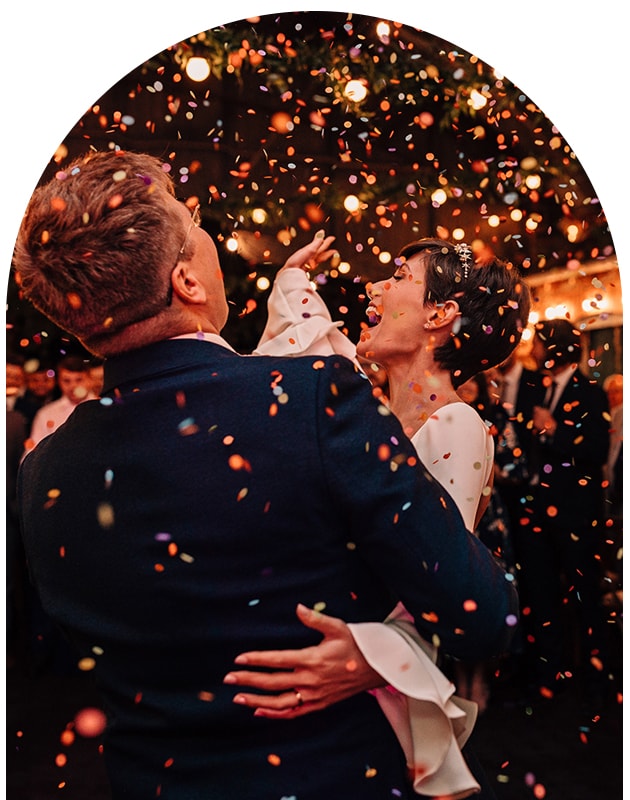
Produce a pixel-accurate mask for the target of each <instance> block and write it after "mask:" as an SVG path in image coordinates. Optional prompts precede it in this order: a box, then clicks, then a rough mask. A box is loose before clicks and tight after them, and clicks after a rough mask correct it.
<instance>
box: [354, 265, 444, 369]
mask: <svg viewBox="0 0 630 800" xmlns="http://www.w3.org/2000/svg"><path fill="white" fill-rule="evenodd" d="M424 258H425V256H424V254H423V253H416V255H414V256H412V257H411V258H410V259H409V260H408V261H405V262H404V263H403V264H401V266H400V267H398V269H397V270H396V272H394V274H393V275H392V277H391V278H388V279H387V280H385V281H378V283H373V284H371V285H369V286H368V287H367V292H368V295H369V297H370V305H369V306H368V308H367V311H366V313H367V316H368V318H369V320H370V323H371V324H372V327H370V328H369V329H367V330H365V331H363V332H362V333H361V338H360V341H359V343H358V345H357V354H358V355H359V356H362V357H364V358H367V359H371V360H374V361H377V362H378V363H379V364H382V365H383V366H387V364H391V363H392V361H393V360H399V359H405V358H408V357H410V356H411V355H412V354H414V353H417V352H418V349H419V348H420V347H423V346H426V343H427V331H426V330H425V328H424V324H425V322H426V321H427V319H428V316H429V313H430V311H431V309H430V308H429V307H426V306H425V305H424V293H425V264H424Z"/></svg>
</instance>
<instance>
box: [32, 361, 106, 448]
mask: <svg viewBox="0 0 630 800" xmlns="http://www.w3.org/2000/svg"><path fill="white" fill-rule="evenodd" d="M57 385H58V387H59V391H60V392H61V397H59V399H58V400H53V401H52V402H51V403H48V404H47V405H45V406H44V407H43V408H41V409H40V410H39V411H38V412H37V413H36V414H35V417H34V419H33V424H32V426H31V432H30V434H31V435H30V442H29V448H32V447H35V445H37V444H39V442H41V440H42V439H43V438H44V437H45V436H48V435H49V434H51V433H52V432H53V431H55V430H57V428H58V427H59V426H60V425H61V424H62V423H63V422H65V421H66V420H67V419H68V417H69V416H70V414H71V413H72V412H73V411H74V409H75V408H76V406H77V405H78V404H79V403H82V402H83V401H84V400H94V399H96V395H95V394H94V392H93V390H92V379H91V378H90V374H89V363H88V362H87V361H85V360H84V359H83V358H81V357H80V356H66V357H65V358H62V359H61V361H60V362H59V363H58V364H57Z"/></svg>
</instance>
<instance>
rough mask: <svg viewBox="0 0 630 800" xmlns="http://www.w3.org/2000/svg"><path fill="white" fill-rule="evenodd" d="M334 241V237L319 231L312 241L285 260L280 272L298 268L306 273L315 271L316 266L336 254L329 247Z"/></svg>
mask: <svg viewBox="0 0 630 800" xmlns="http://www.w3.org/2000/svg"><path fill="white" fill-rule="evenodd" d="M334 240H335V237H334V236H325V235H324V232H323V231H319V232H318V233H316V234H315V236H314V237H313V239H312V241H310V242H309V243H308V244H307V245H304V247H301V248H300V249H299V250H296V251H295V253H293V254H292V255H290V256H289V257H288V258H287V260H286V261H285V262H284V265H283V266H282V267H281V270H285V269H296V268H298V269H303V270H304V271H305V272H308V271H309V270H312V269H315V267H317V265H318V264H321V263H322V262H324V261H328V259H329V258H331V256H333V255H335V253H336V252H337V251H336V250H334V249H331V247H330V245H331V244H332V243H333V242H334Z"/></svg>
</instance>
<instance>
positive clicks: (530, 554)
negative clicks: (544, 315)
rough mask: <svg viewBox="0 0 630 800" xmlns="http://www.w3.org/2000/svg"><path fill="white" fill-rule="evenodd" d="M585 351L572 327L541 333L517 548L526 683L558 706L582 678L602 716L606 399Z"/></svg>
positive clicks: (524, 399)
mask: <svg viewBox="0 0 630 800" xmlns="http://www.w3.org/2000/svg"><path fill="white" fill-rule="evenodd" d="M581 350H582V340H581V332H580V330H579V329H578V328H576V327H575V326H574V325H573V324H572V323H571V322H570V321H569V320H567V319H554V320H550V321H545V322H539V323H537V324H536V326H535V335H534V339H533V347H532V356H533V358H534V359H535V361H536V364H537V366H538V369H539V375H540V381H539V382H536V381H530V383H529V385H528V386H527V387H525V389H524V390H523V391H522V394H521V395H520V397H519V400H518V404H517V409H516V417H517V419H518V420H519V424H518V428H517V430H518V434H519V438H520V441H521V443H522V444H523V446H524V449H525V451H526V453H527V462H528V469H529V485H528V487H527V488H525V489H524V490H523V493H522V498H521V506H520V511H519V520H518V524H516V525H515V526H514V528H513V541H514V548H515V554H516V559H517V562H518V566H519V571H518V573H517V575H518V586H519V595H520V598H521V611H522V615H523V616H522V619H523V626H522V627H523V633H524V641H523V645H524V663H525V666H526V669H525V674H526V676H527V679H528V680H529V682H530V683H531V684H532V689H533V690H534V692H535V697H538V699H540V698H541V697H542V698H547V699H552V698H553V697H554V696H555V695H556V694H557V693H558V692H559V691H562V689H563V688H564V686H563V684H564V681H567V680H571V679H576V680H577V681H578V682H579V684H580V686H581V689H582V691H583V697H584V702H585V704H586V705H587V706H588V707H589V709H591V710H592V711H594V712H598V711H601V709H602V704H603V702H604V699H605V690H606V681H607V679H608V669H609V664H608V659H607V651H608V647H607V633H606V618H605V613H604V611H603V609H602V603H601V587H600V583H601V577H602V575H601V566H600V563H601V557H602V554H603V552H604V549H605V539H606V533H605V527H604V520H605V516H604V494H603V466H604V464H605V462H606V458H607V454H608V430H609V416H608V403H607V398H606V394H605V392H604V391H603V389H602V388H601V387H600V386H599V385H598V384H597V383H596V382H595V381H593V380H590V379H589V378H588V377H587V376H586V375H585V374H584V373H583V372H582V371H581V370H580V367H579V364H580V359H581ZM567 614H568V615H569V616H567ZM574 632H575V635H573V634H574Z"/></svg>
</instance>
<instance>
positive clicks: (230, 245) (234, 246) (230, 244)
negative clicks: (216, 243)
mask: <svg viewBox="0 0 630 800" xmlns="http://www.w3.org/2000/svg"><path fill="white" fill-rule="evenodd" d="M225 246H226V248H227V249H228V250H229V251H230V253H236V251H237V250H238V240H237V239H235V238H234V237H232V238H230V239H228V240H227V241H226V242H225Z"/></svg>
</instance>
